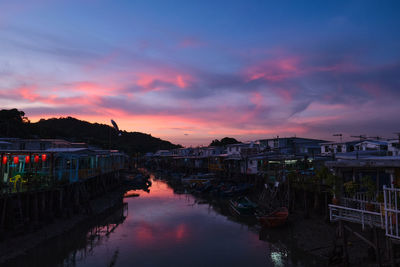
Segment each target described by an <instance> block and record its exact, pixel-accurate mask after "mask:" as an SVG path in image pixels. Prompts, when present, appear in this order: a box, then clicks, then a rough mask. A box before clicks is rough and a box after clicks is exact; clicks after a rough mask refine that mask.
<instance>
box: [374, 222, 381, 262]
mask: <svg viewBox="0 0 400 267" xmlns="http://www.w3.org/2000/svg"><path fill="white" fill-rule="evenodd" d="M373 231H374V242H375V248H374V249H375V255H376V262H377V263H378V265H379V266H382V260H381V252H380V249H379V235H378V231H377V229H376V227H373Z"/></svg>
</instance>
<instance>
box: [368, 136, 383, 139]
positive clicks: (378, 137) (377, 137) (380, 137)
mask: <svg viewBox="0 0 400 267" xmlns="http://www.w3.org/2000/svg"><path fill="white" fill-rule="evenodd" d="M368 138H375V139H376V140H381V139H383V137H382V136H368Z"/></svg>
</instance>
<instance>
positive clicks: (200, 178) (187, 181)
mask: <svg viewBox="0 0 400 267" xmlns="http://www.w3.org/2000/svg"><path fill="white" fill-rule="evenodd" d="M214 178H215V174H213V173H206V174H196V175H191V176H189V177H184V178H182V179H181V183H182V184H183V185H184V186H192V185H194V184H205V183H208V182H210V181H212V180H214Z"/></svg>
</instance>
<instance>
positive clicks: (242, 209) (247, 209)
mask: <svg viewBox="0 0 400 267" xmlns="http://www.w3.org/2000/svg"><path fill="white" fill-rule="evenodd" d="M229 203H230V206H231V208H232V210H233V211H234V212H235V213H236V214H238V215H241V216H250V215H253V214H254V211H255V209H256V208H257V204H256V203H254V202H252V201H250V200H249V199H248V198H247V197H240V198H238V199H235V200H233V199H231V200H230V201H229Z"/></svg>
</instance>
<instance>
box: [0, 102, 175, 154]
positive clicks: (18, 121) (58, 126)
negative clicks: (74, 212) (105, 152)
mask: <svg viewBox="0 0 400 267" xmlns="http://www.w3.org/2000/svg"><path fill="white" fill-rule="evenodd" d="M24 116H25V113H24V112H22V111H18V110H17V109H12V110H0V136H1V137H20V138H60V139H65V140H68V141H71V142H85V143H88V144H89V145H95V146H99V147H102V148H112V149H120V150H123V151H125V152H126V153H129V154H134V153H137V152H139V153H145V152H154V151H156V150H159V149H172V148H177V147H179V145H174V144H172V143H170V142H168V141H165V140H162V139H160V138H155V137H153V136H151V135H149V134H144V133H139V132H127V131H121V135H120V136H118V133H117V131H116V130H115V129H114V128H113V127H111V126H108V125H105V124H99V123H90V122H86V121H82V120H78V119H75V118H72V117H67V118H52V119H47V120H45V119H41V120H40V121H38V122H36V123H31V122H29V120H28V118H26V117H24Z"/></svg>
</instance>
